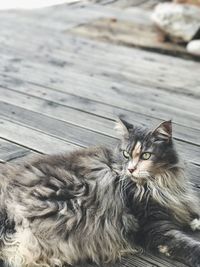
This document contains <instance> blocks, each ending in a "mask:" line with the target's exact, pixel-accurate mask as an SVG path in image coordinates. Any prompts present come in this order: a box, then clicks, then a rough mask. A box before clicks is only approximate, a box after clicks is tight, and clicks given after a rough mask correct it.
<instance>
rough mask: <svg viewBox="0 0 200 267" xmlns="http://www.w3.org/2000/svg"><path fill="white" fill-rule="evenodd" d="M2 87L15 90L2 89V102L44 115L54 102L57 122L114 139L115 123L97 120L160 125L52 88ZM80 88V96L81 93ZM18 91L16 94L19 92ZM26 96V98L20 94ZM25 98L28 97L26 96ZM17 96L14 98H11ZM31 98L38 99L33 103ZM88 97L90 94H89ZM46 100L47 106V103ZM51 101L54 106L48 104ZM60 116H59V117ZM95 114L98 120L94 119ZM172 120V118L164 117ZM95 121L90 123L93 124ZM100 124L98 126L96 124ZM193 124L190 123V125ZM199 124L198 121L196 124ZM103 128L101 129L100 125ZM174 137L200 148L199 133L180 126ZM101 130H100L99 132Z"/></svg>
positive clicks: (14, 82)
mask: <svg viewBox="0 0 200 267" xmlns="http://www.w3.org/2000/svg"><path fill="white" fill-rule="evenodd" d="M1 83H2V84H3V85H5V86H6V87H10V88H15V90H11V91H10V90H8V89H3V88H1V87H0V92H1V95H2V100H3V101H5V102H8V103H13V104H14V105H18V106H22V107H24V108H29V109H30V107H31V103H32V108H33V107H35V108H37V110H39V111H40V112H45V110H47V111H48V110H51V105H50V104H51V102H52V101H53V103H54V105H56V104H59V105H57V108H56V109H54V113H53V116H55V117H56V118H57V117H59V118H60V119H62V120H66V121H69V122H70V123H73V124H76V125H79V123H80V125H81V126H83V127H86V125H85V124H86V123H88V125H89V126H87V127H88V128H91V127H93V126H94V127H95V129H96V130H97V131H99V130H100V131H101V132H103V133H106V134H109V135H111V136H115V131H114V130H113V128H114V123H113V122H110V121H109V122H106V121H105V120H102V119H98V120H97V119H96V116H101V117H103V118H108V119H109V120H116V118H117V116H119V115H122V114H123V115H125V116H126V118H127V119H128V120H130V121H132V122H133V123H136V124H139V125H141V124H146V125H149V126H150V127H152V125H155V126H156V124H158V123H160V122H161V120H160V119H156V118H153V117H150V116H147V115H142V114H139V113H137V112H134V111H131V112H130V111H127V110H126V109H123V108H119V107H117V106H111V105H109V104H105V103H99V102H98V101H93V100H90V99H88V98H85V97H84V98H83V97H80V96H76V95H71V94H68V93H65V92H60V91H58V90H51V89H49V88H44V87H42V86H38V85H35V84H31V83H28V82H24V81H21V80H19V79H14V78H12V77H5V76H2V78H1ZM81 90H82V89H81V88H80V92H81ZM16 91H17V92H16ZM18 92H20V93H23V94H21V95H20V94H19V93H18ZM24 94H25V95H24ZM12 96H15V97H12ZM32 96H34V97H36V98H33V99H32ZM88 96H89V92H88ZM46 100H47V102H46ZM48 101H51V102H48ZM69 108H73V109H75V111H74V112H75V114H76V117H73V116H71V112H73V111H71V110H70V109H69ZM76 110H78V111H80V110H81V111H83V112H87V113H88V116H87V119H86V120H83V119H82V118H83V116H84V114H82V113H81V112H77V111H76ZM56 114H57V115H56ZM93 114H95V117H94V116H93ZM165 119H169V117H167V116H166V117H165ZM91 120H92V121H93V122H92V123H90V121H91ZM95 121H97V122H95ZM189 123H190V122H189V121H188V124H189ZM197 123H198V124H199V119H198V121H197ZM98 124H100V125H98ZM174 126H175V129H174V136H175V137H176V138H177V139H180V140H184V141H186V142H189V143H194V144H198V145H200V141H199V138H198V136H199V130H195V129H191V128H190V130H189V129H188V127H183V126H181V125H178V124H174ZM99 127H100V128H99Z"/></svg>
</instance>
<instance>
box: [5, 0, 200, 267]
mask: <svg viewBox="0 0 200 267" xmlns="http://www.w3.org/2000/svg"><path fill="white" fill-rule="evenodd" d="M156 2H158V1H156V0H149V1H141V0H134V1H131V0H130V1H128V0H118V1H111V0H110V1H109V0H104V1H103V0H102V1H98V0H96V1H90V3H85V4H83V3H79V4H73V5H62V6H56V7H51V8H45V9H41V10H34V11H1V13H0V55H1V60H0V159H2V160H6V161H11V160H20V159H21V158H22V157H24V156H26V155H29V154H31V153H55V152H61V151H70V150H72V149H75V148H77V147H86V146H89V145H96V144H106V145H112V144H113V143H114V142H115V139H116V133H115V131H114V130H113V126H114V120H115V119H116V117H117V116H118V115H120V114H123V115H125V117H126V118H127V119H129V120H131V121H133V122H135V123H136V124H147V125H152V124H153V125H156V124H157V123H158V122H160V121H161V120H163V119H172V120H173V122H174V138H175V141H176V145H177V148H178V150H179V152H180V154H181V155H182V157H183V158H184V160H185V161H186V163H187V167H186V171H187V173H188V175H189V176H190V178H191V180H192V182H193V183H194V185H195V186H196V188H197V190H198V188H200V148H199V146H200V138H199V136H200V115H199V114H200V102H199V98H200V59H199V58H193V57H192V56H190V55H188V54H187V52H186V51H185V48H184V47H181V46H178V45H172V44H169V43H161V42H160V41H159V34H158V31H157V30H156V28H155V27H154V25H153V24H152V23H151V21H150V15H151V9H152V7H153V6H154V5H155V3H156ZM82 266H84V267H89V266H90V267H91V266H94V265H92V264H89V263H88V264H83V265H82ZM109 266H111V265H109ZM119 266H124V267H125V266H126V267H164V266H166V267H176V266H177V267H183V266H185V265H183V264H181V263H178V262H171V261H170V260H168V259H166V258H158V257H155V256H153V255H149V254H148V255H147V254H144V255H138V256H130V257H128V258H126V259H123V260H122V262H121V263H117V264H116V265H112V267H119Z"/></svg>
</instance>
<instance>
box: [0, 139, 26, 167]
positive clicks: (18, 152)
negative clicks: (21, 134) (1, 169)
mask: <svg viewBox="0 0 200 267" xmlns="http://www.w3.org/2000/svg"><path fill="white" fill-rule="evenodd" d="M30 153H31V151H30V150H29V149H27V148H24V147H21V146H19V145H16V144H13V143H12V142H8V141H6V140H3V139H1V138H0V160H1V161H2V162H3V161H5V162H6V161H13V160H15V159H16V158H22V157H25V156H27V155H28V154H30ZM0 164H2V163H0Z"/></svg>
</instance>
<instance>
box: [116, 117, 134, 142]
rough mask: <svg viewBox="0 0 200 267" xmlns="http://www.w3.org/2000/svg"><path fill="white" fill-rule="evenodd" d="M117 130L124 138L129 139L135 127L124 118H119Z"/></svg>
mask: <svg viewBox="0 0 200 267" xmlns="http://www.w3.org/2000/svg"><path fill="white" fill-rule="evenodd" d="M115 129H116V130H117V132H118V133H119V134H120V135H121V136H123V137H124V138H129V131H130V130H131V129H133V125H132V124H130V123H128V122H127V121H125V120H124V119H122V118H118V120H117V122H116V125H115Z"/></svg>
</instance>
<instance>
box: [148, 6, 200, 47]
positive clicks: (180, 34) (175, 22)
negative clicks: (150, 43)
mask: <svg viewBox="0 0 200 267" xmlns="http://www.w3.org/2000/svg"><path fill="white" fill-rule="evenodd" d="M152 19H153V21H154V22H155V23H156V25H157V26H158V27H159V28H160V29H161V30H163V31H164V32H165V33H167V34H168V35H169V36H171V37H174V38H177V39H179V40H180V41H185V42H188V41H190V40H191V39H192V38H193V37H194V35H195V34H196V33H197V31H198V30H199V29H200V8H199V7H197V6H192V5H187V4H176V3H161V4H158V5H157V6H156V7H155V10H154V12H153V14H152Z"/></svg>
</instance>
